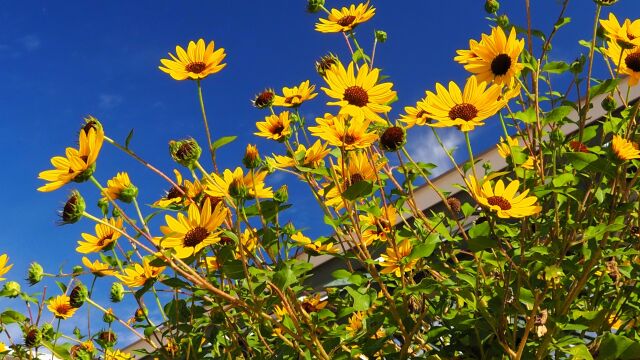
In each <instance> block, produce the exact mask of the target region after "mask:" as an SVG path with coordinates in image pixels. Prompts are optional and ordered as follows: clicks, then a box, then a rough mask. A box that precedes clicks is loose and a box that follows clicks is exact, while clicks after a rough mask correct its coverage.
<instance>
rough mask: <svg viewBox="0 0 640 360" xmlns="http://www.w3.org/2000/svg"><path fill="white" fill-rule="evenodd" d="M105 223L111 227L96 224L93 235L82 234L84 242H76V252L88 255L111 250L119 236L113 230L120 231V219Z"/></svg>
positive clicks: (118, 233) (117, 232) (112, 219)
mask: <svg viewBox="0 0 640 360" xmlns="http://www.w3.org/2000/svg"><path fill="white" fill-rule="evenodd" d="M107 222H108V223H109V224H111V226H107V225H105V224H101V223H98V224H96V227H95V230H96V234H95V235H92V234H87V233H82V238H83V239H84V240H85V241H78V247H77V248H76V251H77V252H79V253H81V254H88V253H93V252H100V251H103V250H108V249H111V248H112V247H113V244H115V241H116V240H118V238H119V237H120V235H121V234H120V232H119V231H116V230H115V229H113V228H114V227H115V228H117V229H122V218H121V217H119V218H117V220H116V218H111V219H109V220H107Z"/></svg>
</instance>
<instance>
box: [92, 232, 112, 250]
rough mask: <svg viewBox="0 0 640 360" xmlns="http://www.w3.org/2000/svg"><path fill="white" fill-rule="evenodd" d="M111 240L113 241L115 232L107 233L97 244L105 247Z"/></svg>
mask: <svg viewBox="0 0 640 360" xmlns="http://www.w3.org/2000/svg"><path fill="white" fill-rule="evenodd" d="M111 241H113V234H109V235H105V236H103V237H101V238H100V240H98V242H97V243H96V245H98V246H100V247H104V246H106V245H109V244H110V243H111Z"/></svg>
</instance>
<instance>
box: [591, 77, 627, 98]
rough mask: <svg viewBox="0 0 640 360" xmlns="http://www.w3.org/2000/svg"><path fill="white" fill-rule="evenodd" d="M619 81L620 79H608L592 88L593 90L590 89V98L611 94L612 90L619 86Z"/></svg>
mask: <svg viewBox="0 0 640 360" xmlns="http://www.w3.org/2000/svg"><path fill="white" fill-rule="evenodd" d="M619 81H620V79H608V80H605V81H603V82H602V83H600V84H598V85H596V86H592V87H591V89H589V96H590V97H591V98H593V97H595V96H598V95H600V94H605V93H608V92H611V90H613V89H615V87H616V86H618V82H619Z"/></svg>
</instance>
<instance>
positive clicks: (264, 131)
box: [254, 111, 291, 141]
mask: <svg viewBox="0 0 640 360" xmlns="http://www.w3.org/2000/svg"><path fill="white" fill-rule="evenodd" d="M256 127H257V128H258V130H260V131H258V132H257V133H254V135H258V136H261V137H263V138H267V139H273V140H276V141H284V140H285V139H286V138H287V137H288V136H289V135H291V117H290V116H289V112H288V111H283V112H281V113H280V115H275V114H274V115H269V116H267V117H265V118H264V121H262V122H257V123H256Z"/></svg>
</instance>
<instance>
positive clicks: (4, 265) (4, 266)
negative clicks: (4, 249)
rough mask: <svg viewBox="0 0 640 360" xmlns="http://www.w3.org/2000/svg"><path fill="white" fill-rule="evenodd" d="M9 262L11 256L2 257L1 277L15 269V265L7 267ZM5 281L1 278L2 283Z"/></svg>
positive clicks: (0, 261) (4, 255) (0, 259)
mask: <svg viewBox="0 0 640 360" xmlns="http://www.w3.org/2000/svg"><path fill="white" fill-rule="evenodd" d="M8 262H9V255H7V254H2V255H0V276H3V275H4V274H6V273H7V272H9V270H11V268H12V267H13V264H10V265H7V263H8ZM4 279H5V278H3V277H0V281H2V280H4Z"/></svg>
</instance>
